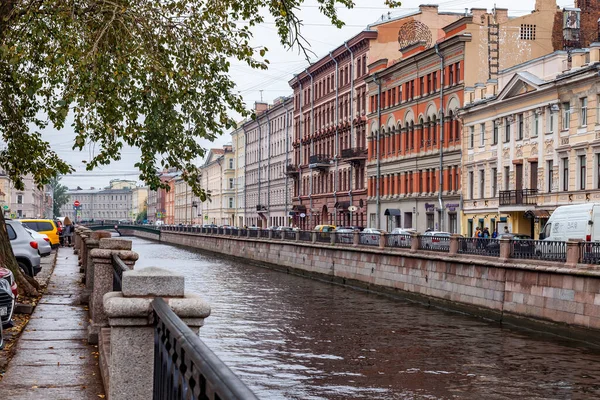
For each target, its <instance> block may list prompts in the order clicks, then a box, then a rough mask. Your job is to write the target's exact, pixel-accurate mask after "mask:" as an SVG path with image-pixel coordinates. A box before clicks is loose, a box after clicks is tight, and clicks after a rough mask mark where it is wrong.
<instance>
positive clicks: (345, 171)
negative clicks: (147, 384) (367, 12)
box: [286, 5, 461, 229]
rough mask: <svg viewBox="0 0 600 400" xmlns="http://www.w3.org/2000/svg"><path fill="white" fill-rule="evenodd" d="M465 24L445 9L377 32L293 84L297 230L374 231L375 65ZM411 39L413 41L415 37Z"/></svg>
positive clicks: (427, 9)
mask: <svg viewBox="0 0 600 400" xmlns="http://www.w3.org/2000/svg"><path fill="white" fill-rule="evenodd" d="M460 17H461V15H460V14H455V13H438V8H437V6H430V5H426V6H420V9H419V11H418V12H415V13H413V14H410V15H408V16H402V17H400V18H396V19H388V20H382V21H380V22H378V23H376V24H373V25H370V26H369V27H368V28H367V29H366V30H364V31H362V32H361V33H359V34H358V35H356V36H354V37H353V38H351V39H350V40H348V41H347V42H345V43H344V44H342V45H340V46H338V47H337V48H336V49H334V50H333V51H332V52H331V53H330V54H329V55H328V56H326V57H323V58H321V59H320V60H318V61H317V62H315V63H314V64H312V65H311V66H310V67H308V68H307V69H306V70H305V71H303V72H302V73H300V74H298V75H296V77H294V79H292V80H291V81H290V86H291V87H292V89H293V90H294V138H293V152H294V157H293V159H294V161H293V164H291V165H288V166H287V170H286V171H287V173H288V175H290V176H292V177H293V178H294V188H293V211H294V224H295V225H297V226H300V227H301V228H303V229H311V228H313V227H314V226H316V225H319V224H333V225H337V226H348V225H354V226H366V224H367V217H366V211H367V209H366V199H367V190H366V170H365V162H366V159H367V142H366V136H367V117H366V116H367V114H368V112H369V110H368V107H369V104H367V84H366V79H367V78H368V76H369V75H368V67H367V66H368V65H369V64H370V63H371V62H372V61H373V60H377V59H380V58H382V57H389V58H390V59H393V58H396V57H397V54H398V50H399V48H400V47H401V43H402V42H403V41H404V40H405V37H407V35H408V36H411V35H412V36H414V34H415V32H417V34H418V35H420V36H422V37H424V38H426V39H428V40H429V41H431V40H432V39H433V40H437V37H438V34H439V30H440V28H441V27H443V26H446V25H448V24H450V23H452V22H454V21H456V20H457V19H459V18H460ZM412 36H411V37H412Z"/></svg>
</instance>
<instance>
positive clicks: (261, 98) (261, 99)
mask: <svg viewBox="0 0 600 400" xmlns="http://www.w3.org/2000/svg"><path fill="white" fill-rule="evenodd" d="M259 92H260V102H261V103H262V102H263V97H262V92H263V91H262V90H259Z"/></svg>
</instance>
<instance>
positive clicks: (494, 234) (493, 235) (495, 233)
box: [492, 228, 498, 239]
mask: <svg viewBox="0 0 600 400" xmlns="http://www.w3.org/2000/svg"><path fill="white" fill-rule="evenodd" d="M497 237H498V228H495V229H494V232H493V233H492V239H496V238H497Z"/></svg>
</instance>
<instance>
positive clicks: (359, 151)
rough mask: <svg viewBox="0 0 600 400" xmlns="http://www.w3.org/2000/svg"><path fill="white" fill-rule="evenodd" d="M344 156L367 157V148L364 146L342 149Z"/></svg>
mask: <svg viewBox="0 0 600 400" xmlns="http://www.w3.org/2000/svg"><path fill="white" fill-rule="evenodd" d="M342 158H367V149H366V148H364V147H353V148H350V149H342Z"/></svg>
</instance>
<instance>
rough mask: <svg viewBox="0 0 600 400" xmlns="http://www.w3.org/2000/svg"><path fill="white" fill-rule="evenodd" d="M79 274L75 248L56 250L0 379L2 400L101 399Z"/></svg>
mask: <svg viewBox="0 0 600 400" xmlns="http://www.w3.org/2000/svg"><path fill="white" fill-rule="evenodd" d="M81 275H82V274H81V273H80V272H79V265H78V264H77V256H76V255H74V254H73V249H72V248H61V249H59V251H58V258H57V260H56V267H55V269H54V273H53V274H52V277H51V278H50V282H49V283H48V289H47V292H46V293H45V294H44V296H43V297H42V299H41V300H40V302H39V304H38V305H37V307H36V308H35V311H34V312H33V315H32V316H31V320H30V321H29V324H28V325H27V327H26V328H25V331H24V332H23V334H22V335H21V338H20V339H19V342H18V344H17V348H16V351H15V356H14V358H13V359H12V360H11V361H10V363H9V365H8V370H7V371H6V374H5V375H4V379H3V380H2V382H0V399H36V400H38V399H48V400H55V399H56V400H58V399H61V400H62V399H65V400H66V399H69V400H79V399H96V400H97V399H98V398H103V397H104V388H103V386H102V378H101V376H100V370H99V368H98V358H97V351H98V349H97V348H96V347H95V346H90V345H88V344H87V321H88V312H87V307H86V306H83V305H80V304H79V303H80V296H81V292H82V290H83V286H82V285H81V283H80V282H81Z"/></svg>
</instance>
